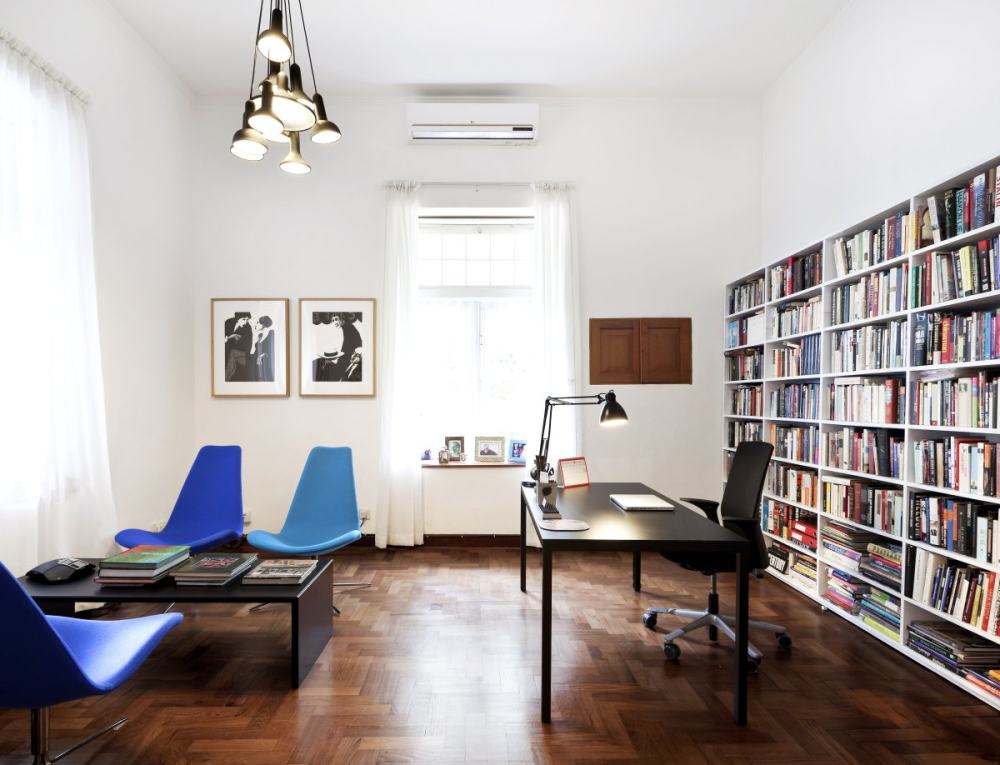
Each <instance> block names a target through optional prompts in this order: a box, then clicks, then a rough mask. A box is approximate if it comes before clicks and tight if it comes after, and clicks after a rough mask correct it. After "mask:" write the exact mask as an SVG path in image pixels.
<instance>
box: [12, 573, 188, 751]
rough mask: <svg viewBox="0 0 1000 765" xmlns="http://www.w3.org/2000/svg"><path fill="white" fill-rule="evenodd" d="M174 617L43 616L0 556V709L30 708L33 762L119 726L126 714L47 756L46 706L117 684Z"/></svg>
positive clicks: (176, 616)
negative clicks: (102, 618)
mask: <svg viewBox="0 0 1000 765" xmlns="http://www.w3.org/2000/svg"><path fill="white" fill-rule="evenodd" d="M181 619H182V616H181V615H180V614H160V615H157V616H144V617H141V618H139V619H121V620H118V621H89V620H87V619H73V618H68V617H64V616H46V615H45V614H43V613H42V612H41V610H40V609H39V608H38V606H37V605H36V604H35V602H34V601H33V600H32V599H31V597H30V596H29V595H28V593H26V592H25V591H24V589H23V588H22V587H21V585H20V583H19V582H18V581H17V579H16V578H15V577H14V575H13V574H11V573H10V571H8V570H7V567H6V566H4V565H3V564H2V563H0V621H2V623H3V629H2V630H0V708H4V709H30V710H31V754H32V755H33V756H34V760H33V761H34V763H35V765H47V763H51V762H55V761H56V760H58V759H60V758H62V757H64V756H66V755H67V754H69V753H70V752H74V751H76V750H77V749H79V748H80V747H81V746H83V745H84V744H88V743H90V742H91V741H93V740H94V739H95V738H97V737H98V736H102V735H104V734H105V733H108V732H110V731H113V730H118V729H120V728H121V727H122V726H123V725H124V724H125V723H126V722H127V718H122V719H121V720H118V721H116V722H114V723H112V724H111V725H108V726H107V727H105V728H102V729H101V730H99V731H97V732H96V733H93V734H91V735H90V736H88V737H87V738H85V739H84V740H83V741H80V742H79V743H77V744H75V745H73V746H72V747H70V748H69V749H67V750H66V751H65V752H62V753H61V754H57V755H55V756H53V757H49V708H50V707H52V706H53V705H55V704H61V703H63V702H65V701H73V700H74V699H82V698H84V697H86V696H94V695H97V694H102V693H107V692H108V691H112V690H114V689H115V688H117V687H118V686H119V685H121V684H122V683H123V682H125V681H126V680H127V679H128V678H129V677H130V676H131V675H132V673H134V672H135V671H136V670H137V669H138V668H139V666H140V665H141V664H142V662H143V661H145V659H146V657H147V656H149V654H150V653H151V652H152V650H153V649H154V648H156V646H157V644H158V643H159V642H160V641H161V640H162V639H163V637H164V635H166V634H167V633H168V632H170V630H172V629H173V628H174V627H176V626H177V624H178V623H179V622H180V621H181Z"/></svg>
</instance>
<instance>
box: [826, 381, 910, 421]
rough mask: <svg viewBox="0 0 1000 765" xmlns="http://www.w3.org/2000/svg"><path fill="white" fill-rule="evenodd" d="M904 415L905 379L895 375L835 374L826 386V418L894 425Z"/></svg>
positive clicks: (902, 419) (902, 418)
mask: <svg viewBox="0 0 1000 765" xmlns="http://www.w3.org/2000/svg"><path fill="white" fill-rule="evenodd" d="M905 417H906V382H905V381H904V380H903V379H902V378H897V377H867V378H866V377H838V378H837V379H836V380H834V381H833V383H831V385H830V419H831V420H836V421H838V422H863V423H872V424H887V425H894V424H899V423H902V422H903V421H904V418H905Z"/></svg>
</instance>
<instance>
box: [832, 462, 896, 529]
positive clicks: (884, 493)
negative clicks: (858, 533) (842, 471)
mask: <svg viewBox="0 0 1000 765" xmlns="http://www.w3.org/2000/svg"><path fill="white" fill-rule="evenodd" d="M823 510H824V512H826V513H829V514H830V515H833V516H836V517H837V518H843V519H845V520H848V521H854V522H855V523H863V524H864V525H866V526H870V527H871V528H873V529H877V530H878V531H885V532H887V533H889V534H895V535H896V536H902V535H903V490H902V489H897V488H893V487H891V486H882V485H879V484H874V483H868V482H867V481H860V480H858V479H856V478H844V477H841V476H832V475H827V476H823Z"/></svg>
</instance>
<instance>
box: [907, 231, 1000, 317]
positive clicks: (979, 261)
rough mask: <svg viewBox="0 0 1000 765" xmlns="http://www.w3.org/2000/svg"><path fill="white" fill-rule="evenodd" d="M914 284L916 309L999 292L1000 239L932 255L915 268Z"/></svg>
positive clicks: (981, 241)
mask: <svg viewBox="0 0 1000 765" xmlns="http://www.w3.org/2000/svg"><path fill="white" fill-rule="evenodd" d="M911 283H912V289H911V294H912V295H913V307H915V308H916V307H919V306H923V305H933V304H935V303H943V302H946V301H948V300H955V299H957V298H961V297H969V296H971V295H981V294H983V293H986V292H992V291H993V290H996V289H1000V238H994V239H980V240H979V241H978V242H976V243H975V244H968V245H966V246H965V247H959V248H958V249H957V250H955V251H953V252H932V253H929V254H928V255H927V257H926V258H924V259H923V262H921V263H914V264H913V272H912V276H911Z"/></svg>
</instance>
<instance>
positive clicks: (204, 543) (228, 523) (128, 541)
mask: <svg viewBox="0 0 1000 765" xmlns="http://www.w3.org/2000/svg"><path fill="white" fill-rule="evenodd" d="M241 460H242V451H241V450H240V447H238V446H203V447H201V449H200V450H199V451H198V456H197V457H195V459H194V464H193V465H191V470H190V471H189V472H188V476H187V479H186V480H185V481H184V486H182V487H181V493H180V494H179V495H178V496H177V502H176V504H175V505H174V510H173V512H172V513H171V514H170V519H169V520H168V521H167V525H166V526H164V527H163V530H162V531H156V532H154V531H145V530H143V529H125V530H124V531H119V532H118V535H117V536H115V541H116V542H117V543H118V544H120V545H121V546H122V547H135V546H136V545H187V546H188V547H190V548H191V552H192V554H193V553H199V552H204V551H205V550H212V549H215V548H216V547H220V546H222V545H225V544H229V543H230V542H235V541H237V540H239V539H240V537H241V536H243V483H242V478H241V475H240V463H241Z"/></svg>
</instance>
